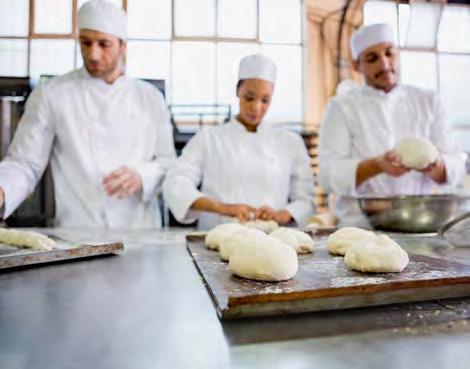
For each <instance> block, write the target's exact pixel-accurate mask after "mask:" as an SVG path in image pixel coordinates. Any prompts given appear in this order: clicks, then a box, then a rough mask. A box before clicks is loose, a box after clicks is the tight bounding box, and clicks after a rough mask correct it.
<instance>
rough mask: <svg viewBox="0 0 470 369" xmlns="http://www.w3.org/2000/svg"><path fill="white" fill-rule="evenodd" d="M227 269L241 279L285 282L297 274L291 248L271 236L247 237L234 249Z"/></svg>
mask: <svg viewBox="0 0 470 369" xmlns="http://www.w3.org/2000/svg"><path fill="white" fill-rule="evenodd" d="M229 268H230V271H231V272H232V273H233V274H235V275H238V276H239V277H243V278H248V279H254V280H258V281H267V282H277V281H285V280H287V279H290V278H292V277H293V276H294V275H295V274H296V273H297V269H298V261H297V254H296V252H295V251H294V249H293V248H292V247H290V246H287V245H286V244H284V243H283V242H282V241H279V240H278V239H276V238H273V237H271V236H266V237H253V238H251V237H247V238H245V240H244V242H242V243H240V244H239V245H238V246H237V247H236V248H235V249H234V251H233V254H232V256H231V258H230V262H229Z"/></svg>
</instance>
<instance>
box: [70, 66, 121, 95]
mask: <svg viewBox="0 0 470 369" xmlns="http://www.w3.org/2000/svg"><path fill="white" fill-rule="evenodd" d="M79 76H80V78H81V80H82V81H84V82H88V83H91V84H94V85H96V86H99V87H101V88H105V89H106V88H108V89H111V88H115V87H117V86H120V85H122V84H123V83H124V82H125V81H126V80H127V77H126V76H125V75H121V76H119V77H118V78H117V79H116V80H115V81H114V82H113V83H107V82H106V81H105V80H104V79H102V78H99V77H93V76H91V75H90V73H88V71H87V70H86V68H85V66H83V67H82V68H80V71H79Z"/></svg>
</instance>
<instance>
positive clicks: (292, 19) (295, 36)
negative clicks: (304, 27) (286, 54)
mask: <svg viewBox="0 0 470 369" xmlns="http://www.w3.org/2000/svg"><path fill="white" fill-rule="evenodd" d="M259 6H260V15H259V22H260V35H259V37H260V40H261V42H276V43H300V42H301V21H300V17H301V7H300V0H260V2H259Z"/></svg>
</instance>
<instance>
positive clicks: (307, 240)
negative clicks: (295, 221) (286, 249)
mask: <svg viewBox="0 0 470 369" xmlns="http://www.w3.org/2000/svg"><path fill="white" fill-rule="evenodd" d="M269 236H271V237H274V238H277V239H278V240H280V241H282V242H284V243H285V244H286V245H289V246H290V247H292V248H293V249H294V250H295V252H296V253H297V254H305V253H307V252H312V251H313V247H314V246H315V244H314V242H313V240H312V237H310V236H309V235H308V234H307V233H305V232H302V231H299V230H297V229H293V228H287V227H280V228H278V229H276V230H275V231H273V232H271V233H270V234H269Z"/></svg>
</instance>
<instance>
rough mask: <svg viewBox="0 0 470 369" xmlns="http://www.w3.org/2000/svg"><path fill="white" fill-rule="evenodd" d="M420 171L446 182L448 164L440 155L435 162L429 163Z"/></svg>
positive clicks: (439, 181)
mask: <svg viewBox="0 0 470 369" xmlns="http://www.w3.org/2000/svg"><path fill="white" fill-rule="evenodd" d="M419 172H421V173H423V174H424V175H425V176H427V177H429V178H431V179H432V180H434V181H436V182H437V183H444V182H446V180H447V172H446V164H445V162H444V159H442V156H440V155H439V157H438V158H437V160H436V161H435V162H434V163H432V164H429V165H428V166H427V167H426V168H424V169H422V170H419Z"/></svg>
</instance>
